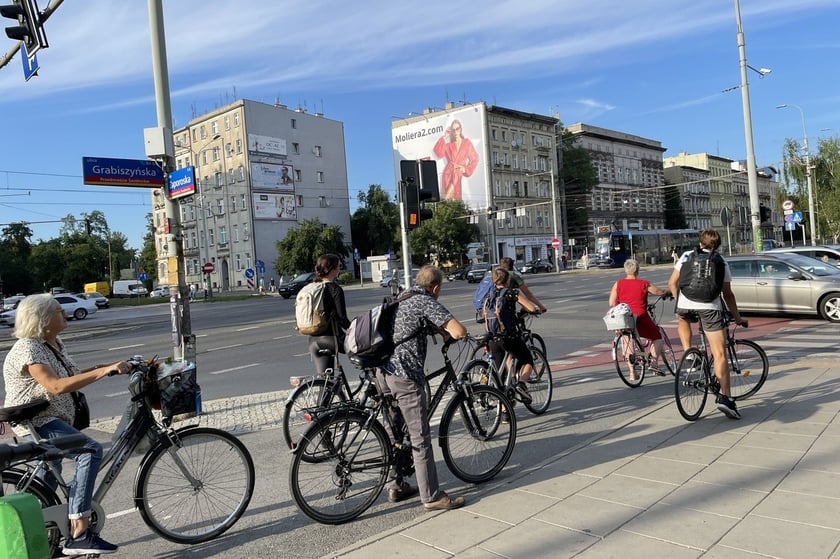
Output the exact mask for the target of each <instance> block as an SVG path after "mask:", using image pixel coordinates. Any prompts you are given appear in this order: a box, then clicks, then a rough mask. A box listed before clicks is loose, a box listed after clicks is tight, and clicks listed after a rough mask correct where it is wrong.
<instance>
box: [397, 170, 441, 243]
mask: <svg viewBox="0 0 840 559" xmlns="http://www.w3.org/2000/svg"><path fill="white" fill-rule="evenodd" d="M400 176H401V178H402V181H401V183H400V184H401V185H402V186H401V189H402V192H403V196H402V201H403V202H404V203H405V212H406V213H405V216H406V227H407V229H409V230H411V229H416V228H417V227H419V226H420V223H422V222H423V220H427V219H431V218H432V210H430V209H426V208H421V204H422V203H423V202H437V201H439V200H440V194H439V192H440V189H439V188H438V180H437V164H436V163H435V162H434V161H426V160H420V161H417V160H403V161H400Z"/></svg>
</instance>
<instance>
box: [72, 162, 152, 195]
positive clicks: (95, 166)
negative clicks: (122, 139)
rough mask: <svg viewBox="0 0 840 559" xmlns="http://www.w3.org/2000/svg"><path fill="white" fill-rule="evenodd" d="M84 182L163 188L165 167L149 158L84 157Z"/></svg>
mask: <svg viewBox="0 0 840 559" xmlns="http://www.w3.org/2000/svg"><path fill="white" fill-rule="evenodd" d="M82 170H83V174H84V184H93V185H108V186H137V187H146V188H161V187H162V186H163V185H164V183H165V180H164V178H165V177H164V175H163V169H161V168H160V167H159V166H158V165H157V163H155V162H154V161H149V160H148V159H106V158H104V157H82Z"/></svg>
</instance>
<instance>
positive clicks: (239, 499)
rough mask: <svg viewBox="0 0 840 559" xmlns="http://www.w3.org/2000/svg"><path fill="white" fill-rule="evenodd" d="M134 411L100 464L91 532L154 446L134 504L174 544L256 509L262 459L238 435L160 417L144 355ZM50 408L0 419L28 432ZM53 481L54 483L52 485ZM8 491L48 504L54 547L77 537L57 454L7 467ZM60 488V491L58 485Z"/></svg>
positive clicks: (16, 411)
mask: <svg viewBox="0 0 840 559" xmlns="http://www.w3.org/2000/svg"><path fill="white" fill-rule="evenodd" d="M129 363H130V364H131V365H132V372H131V373H130V376H129V392H130V393H131V399H130V402H131V404H130V405H131V408H130V410H131V413H130V418H129V420H128V422H127V424H126V425H125V427H124V428H123V429H122V430H121V431H120V432H119V434H118V435H117V436H116V438H115V440H114V442H113V445H112V446H111V448H110V449H109V450H108V451H107V452H106V454H105V456H104V457H103V459H102V463H101V465H100V472H101V471H103V470H105V475H104V476H103V477H102V478H101V481H100V482H99V485H98V486H97V487H96V489H95V491H94V494H93V502H92V504H91V510H92V515H91V530H92V531H93V532H94V533H100V532H101V531H102V529H103V527H104V525H105V519H106V517H105V511H104V509H103V508H102V501H103V499H104V498H105V495H106V494H107V493H108V490H109V489H110V488H111V487H112V486H113V484H114V482H115V481H116V479H117V477H118V476H119V474H120V472H121V471H122V470H123V468H124V466H125V464H126V462H127V461H128V458H129V457H130V456H131V454H132V453H133V452H134V451H135V449H137V448H138V447H140V448H142V447H143V445H145V444H146V443H148V442H151V441H153V442H152V443H151V448H149V449H148V450H147V451H146V453H145V455H144V456H143V458H142V460H141V461H140V465H139V467H138V470H137V474H136V476H135V483H134V497H133V501H134V502H133V504H134V506H136V507H137V509H138V510H139V512H140V516H141V517H142V518H143V520H144V522H145V523H146V524H147V525H148V526H149V527H150V528H151V529H152V530H153V531H154V532H155V533H157V534H158V535H160V536H162V537H163V538H166V539H167V540H169V541H172V542H176V543H182V544H196V543H200V542H204V541H207V540H211V539H213V538H216V537H218V536H219V535H221V534H223V533H224V532H225V531H227V530H228V529H230V528H231V527H232V526H233V525H234V524H235V523H236V522H237V520H239V518H240V517H241V516H242V514H243V513H244V512H245V509H246V508H247V507H248V503H249V502H250V501H251V495H252V493H253V491H254V482H255V477H254V462H253V460H252V459H251V455H250V453H249V452H248V449H247V448H246V447H245V445H244V444H242V442H240V441H239V439H237V438H236V437H235V436H233V435H231V434H230V433H228V432H226V431H222V430H220V429H215V428H210V427H200V426H195V425H190V426H187V427H182V428H178V429H175V428H173V427H172V426H171V423H172V418H169V417H163V418H162V419H161V420H158V419H157V418H156V417H155V414H153V412H152V410H153V409H155V408H159V407H160V404H159V403H160V398H161V393H160V389H159V387H158V383H157V371H158V368H159V364H158V363H157V361H156V360H155V359H152V360H149V361H144V360H143V359H142V357H139V356H136V357H132V358H131V359H130V360H129ZM46 406H47V402H46V401H45V400H40V401H36V402H33V403H30V404H24V405H20V406H13V407H7V408H2V409H0V421H7V422H9V423H11V424H13V425H19V426H21V427H24V428H25V429H27V430H28V432H29V434H30V436H31V437H32V439H33V440H34V441H36V442H37V443H42V442H44V441H42V440H41V439H40V438H39V437H38V435H37V433H36V432H35V429H34V428H33V427H32V423H31V421H32V419H33V418H35V417H36V416H37V415H38V414H39V413H40V412H41V411H42V410H43V409H45V408H46ZM45 479H46V480H51V482H52V483H50V482H48V481H45ZM2 485H3V489H4V490H5V492H6V493H7V494H8V493H20V492H28V493H31V494H33V495H34V496H35V497H37V498H38V500H39V501H40V502H41V506H42V508H43V513H44V521H45V523H46V527H47V534H48V539H49V543H50V547H51V549H52V550H56V549H58V548H59V546H60V542H61V539H62V538H65V539H66V538H67V537H68V536H69V530H70V525H69V521H68V518H67V511H68V509H67V499H68V496H69V489H70V487H69V483H68V482H67V481H65V480H64V478H63V477H62V474H61V468H59V467H58V465H57V464H56V463H55V462H54V461H53V459H52V458H51V457H41V458H40V459H38V460H35V461H32V462H27V463H25V464H21V465H17V466H14V467H12V468H7V469H5V470H3V472H2ZM53 485H55V486H56V487H55V488H53V487H52V486H53Z"/></svg>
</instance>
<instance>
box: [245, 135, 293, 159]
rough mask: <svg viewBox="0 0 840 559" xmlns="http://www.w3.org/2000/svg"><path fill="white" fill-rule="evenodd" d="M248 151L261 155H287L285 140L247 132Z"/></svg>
mask: <svg viewBox="0 0 840 559" xmlns="http://www.w3.org/2000/svg"><path fill="white" fill-rule="evenodd" d="M248 151H251V152H254V153H258V154H263V155H282V156H283V157H285V156H286V155H288V154H287V153H286V140H284V139H283V138H272V137H271V136H260V135H259V134H248Z"/></svg>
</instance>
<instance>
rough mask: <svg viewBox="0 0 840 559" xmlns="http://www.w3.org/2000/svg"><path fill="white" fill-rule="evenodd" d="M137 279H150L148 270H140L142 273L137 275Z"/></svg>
mask: <svg viewBox="0 0 840 559" xmlns="http://www.w3.org/2000/svg"><path fill="white" fill-rule="evenodd" d="M137 279H139V280H140V281H146V280H147V279H148V276H146V272H140V275H139V276H137Z"/></svg>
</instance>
